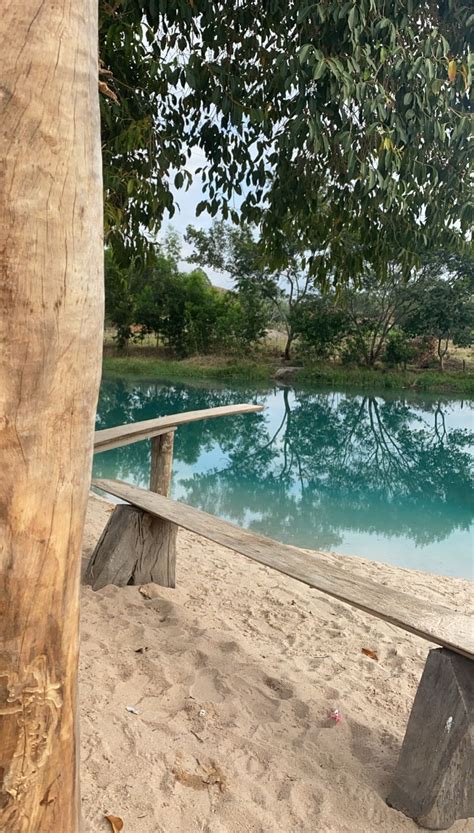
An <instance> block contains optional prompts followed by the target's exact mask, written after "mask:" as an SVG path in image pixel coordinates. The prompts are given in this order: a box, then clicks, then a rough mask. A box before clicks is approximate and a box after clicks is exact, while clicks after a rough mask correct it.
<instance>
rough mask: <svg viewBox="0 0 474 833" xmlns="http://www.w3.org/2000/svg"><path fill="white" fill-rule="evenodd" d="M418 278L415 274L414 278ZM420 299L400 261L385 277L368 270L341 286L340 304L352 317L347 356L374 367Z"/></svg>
mask: <svg viewBox="0 0 474 833" xmlns="http://www.w3.org/2000/svg"><path fill="white" fill-rule="evenodd" d="M417 279H418V278H417V276H416V275H415V276H413V277H412V281H413V282H415V281H417ZM418 303H419V296H417V295H416V293H414V292H412V291H409V290H408V287H407V283H406V282H405V280H404V278H403V276H402V274H401V269H400V267H399V264H397V263H393V262H392V263H390V264H388V266H387V278H386V279H385V280H381V279H380V278H379V277H378V276H377V275H375V274H374V273H373V271H372V270H368V271H367V272H366V273H365V274H364V275H363V276H362V277H361V278H360V279H359V280H358V281H357V283H354V282H352V283H351V284H350V285H349V286H347V287H344V288H343V289H341V290H340V292H339V294H338V306H339V307H340V308H341V309H343V310H344V311H345V313H346V314H347V321H348V330H347V335H348V339H347V343H346V348H345V358H346V360H347V361H355V362H362V363H363V364H366V365H367V366H368V367H372V366H373V365H374V364H375V363H376V362H377V361H378V360H379V359H380V358H381V357H382V354H383V351H384V348H385V345H386V342H387V339H388V337H389V335H390V333H391V331H392V330H393V328H394V327H396V326H397V324H399V323H400V320H401V319H402V318H403V317H404V316H406V315H407V314H408V313H409V311H410V310H411V309H413V308H414V307H416V306H417V304H418Z"/></svg>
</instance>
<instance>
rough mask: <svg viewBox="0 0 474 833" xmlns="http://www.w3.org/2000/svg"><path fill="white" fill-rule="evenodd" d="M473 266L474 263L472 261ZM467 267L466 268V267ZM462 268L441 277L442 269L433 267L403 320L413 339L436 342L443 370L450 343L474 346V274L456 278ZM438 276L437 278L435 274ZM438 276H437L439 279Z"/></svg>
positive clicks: (445, 273) (417, 287)
mask: <svg viewBox="0 0 474 833" xmlns="http://www.w3.org/2000/svg"><path fill="white" fill-rule="evenodd" d="M472 263H474V261H472ZM465 265H466V264H465ZM456 266H457V267H458V268H459V264H456V263H455V262H451V263H449V264H448V268H449V269H450V271H449V272H447V271H445V272H444V275H443V274H439V271H440V265H439V262H438V263H433V264H431V265H430V266H429V267H428V268H427V270H426V272H425V279H424V281H421V282H419V283H418V284H417V285H416V286H415V287H413V288H412V290H411V294H412V298H413V299H414V301H415V302H417V303H415V305H414V306H412V308H411V310H410V311H409V312H408V313H407V314H406V315H405V316H404V317H403V327H404V328H405V330H406V331H407V332H409V333H411V334H412V335H414V336H429V337H432V338H434V339H436V354H437V357H438V362H439V366H440V369H441V370H443V369H444V361H445V359H446V356H447V355H448V350H449V343H450V342H452V343H453V344H454V345H456V346H458V347H469V346H471V345H472V344H473V343H474V295H473V290H474V271H471V274H469V273H468V271H467V269H463V273H462V274H459V271H458V273H457V274H456V273H455V272H454V269H455V268H456ZM433 273H435V274H433ZM436 273H438V274H437V275H436Z"/></svg>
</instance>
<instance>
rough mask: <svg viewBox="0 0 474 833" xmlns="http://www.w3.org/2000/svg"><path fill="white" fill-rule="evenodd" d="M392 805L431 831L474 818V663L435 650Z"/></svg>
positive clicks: (419, 696) (397, 775)
mask: <svg viewBox="0 0 474 833" xmlns="http://www.w3.org/2000/svg"><path fill="white" fill-rule="evenodd" d="M387 802H388V804H389V805H390V806H391V807H395V808H396V809H397V810H401V811H402V812H403V813H405V814H406V815H407V816H410V817H411V818H414V819H416V821H417V822H418V824H419V825H420V826H422V827H427V828H429V829H430V830H447V829H448V828H449V827H451V825H452V824H454V822H455V821H456V820H457V819H464V818H470V817H471V816H474V665H473V662H472V660H468V659H466V658H465V657H461V656H459V655H458V654H454V653H453V652H452V651H447V650H446V649H445V648H441V649H440V648H438V649H436V650H434V651H430V653H429V656H428V660H427V662H426V665H425V669H424V671H423V676H422V678H421V681H420V685H419V687H418V691H417V693H416V697H415V701H414V704H413V709H412V711H411V714H410V719H409V721H408V726H407V730H406V734H405V739H404V741H403V746H402V750H401V753H400V758H399V761H398V766H397V770H396V773H395V778H394V783H393V787H392V791H391V793H390V795H389V797H388V799H387Z"/></svg>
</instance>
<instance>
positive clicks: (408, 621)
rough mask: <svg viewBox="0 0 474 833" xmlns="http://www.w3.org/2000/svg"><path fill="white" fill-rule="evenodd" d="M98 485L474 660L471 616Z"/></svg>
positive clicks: (114, 485)
mask: <svg viewBox="0 0 474 833" xmlns="http://www.w3.org/2000/svg"><path fill="white" fill-rule="evenodd" d="M93 483H94V485H95V486H97V487H98V488H99V489H102V490H103V491H105V492H108V493H109V494H111V495H115V497H118V498H121V499H122V500H125V501H127V502H128V503H132V504H133V505H134V506H137V507H139V508H140V509H144V510H145V511H146V512H150V513H151V514H152V515H157V516H158V517H160V518H165V519H166V520H168V521H171V522H172V523H175V524H177V525H178V526H182V527H184V528H185V529H188V530H190V531H191V532H195V533H197V534H198V535H202V536H203V537H204V538H208V539H209V540H211V541H214V542H215V543H217V544H221V545H222V546H224V547H228V548H229V549H231V550H234V551H235V552H239V553H241V554H242V555H245V556H247V558H251V559H253V560H254V561H258V562H259V563H260V564H265V565H266V566H267V567H272V568H273V569H275V570H278V571H279V572H280V573H284V574H285V575H287V576H291V578H294V579H297V580H298V581H302V582H304V583H305V584H309V585H310V586H311V587H314V588H316V590H320V591H321V592H323V593H327V594H328V595H329V596H333V597H334V598H336V599H339V600H340V601H343V602H347V604H350V605H352V606H353V607H356V608H359V609H360V610H364V611H366V612H367V613H370V614H372V615H373V616H377V617H378V618H379V619H384V620H385V621H386V622H390V623H391V624H392V625H397V626H398V627H400V628H403V630H406V631H410V632H411V633H414V634H416V635H417V636H420V637H421V638H422V639H427V640H428V641H429V642H434V643H435V644H437V645H442V646H443V647H445V648H450V649H451V650H452V651H455V652H457V653H459V654H462V655H464V656H466V657H468V658H469V659H474V622H473V618H472V617H471V616H468V615H466V614H464V613H459V612H457V611H451V610H450V609H449V608H447V607H444V606H442V605H438V604H434V603H433V602H428V601H424V600H423V599H420V598H418V597H415V596H410V595H409V594H408V593H402V592H401V591H399V590H394V589H392V588H390V587H386V586H385V585H382V584H377V583H376V582H374V581H371V580H370V579H364V578H361V577H360V576H358V575H352V574H351V573H350V572H349V571H348V570H345V569H341V568H340V567H338V566H337V565H331V564H328V563H327V561H326V560H325V559H322V558H320V557H319V556H318V553H317V552H312V553H304V552H300V551H298V550H296V549H294V548H293V547H290V546H289V545H287V544H281V543H278V542H277V541H273V540H272V539H271V538H266V537H264V536H263V535H258V534H256V533H254V532H250V531H249V530H246V529H241V528H240V527H238V526H235V525H234V524H231V523H229V522H228V521H223V520H222V519H220V518H216V517H214V516H213V515H208V514H207V513H206V512H201V510H200V509H194V507H191V506H187V505H186V504H184V503H178V502H176V501H173V500H170V499H169V498H166V497H163V496H162V495H158V494H153V493H151V492H149V491H147V490H146V489H139V488H138V487H137V486H131V485H130V484H128V483H123V482H121V481H119V480H94V481H93Z"/></svg>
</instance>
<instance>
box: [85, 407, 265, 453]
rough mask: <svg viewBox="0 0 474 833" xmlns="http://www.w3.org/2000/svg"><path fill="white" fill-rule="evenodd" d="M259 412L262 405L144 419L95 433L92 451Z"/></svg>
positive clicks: (207, 409) (220, 408) (212, 409)
mask: <svg viewBox="0 0 474 833" xmlns="http://www.w3.org/2000/svg"><path fill="white" fill-rule="evenodd" d="M260 411H263V406H262V405H222V406H220V407H218V408H204V409H202V410H199V411H184V412H183V413H182V414H171V415H170V416H164V417H158V418H157V419H146V420H144V421H143V422H135V423H132V424H128V425H119V426H117V427H116V428H104V429H103V430H102V431H96V432H95V437H94V451H95V452H96V453H98V452H99V451H105V450H106V448H116V447H117V446H119V445H128V443H130V442H139V441H140V440H146V439H148V438H149V437H154V436H157V435H158V434H159V433H161V430H160V429H162V428H165V429H168V430H169V429H171V430H176V428H177V427H178V426H179V425H187V423H188V422H196V421H198V420H201V419H215V418H216V417H221V416H238V415H239V414H256V413H259V412H260ZM132 438H133V439H132ZM127 441H128V442H127ZM111 443H113V445H111Z"/></svg>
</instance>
